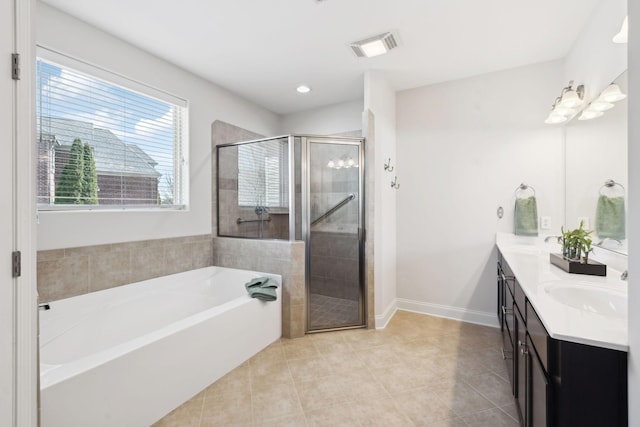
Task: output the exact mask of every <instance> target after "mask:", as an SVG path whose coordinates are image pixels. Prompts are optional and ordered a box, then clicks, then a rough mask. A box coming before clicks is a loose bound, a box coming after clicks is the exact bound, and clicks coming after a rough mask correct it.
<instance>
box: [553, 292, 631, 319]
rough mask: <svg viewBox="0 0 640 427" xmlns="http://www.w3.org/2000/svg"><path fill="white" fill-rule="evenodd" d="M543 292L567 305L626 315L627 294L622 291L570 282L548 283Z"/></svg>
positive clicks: (606, 313)
mask: <svg viewBox="0 0 640 427" xmlns="http://www.w3.org/2000/svg"><path fill="white" fill-rule="evenodd" d="M545 292H546V293H547V294H549V296H551V298H553V299H555V300H556V301H558V302H560V303H562V304H564V305H567V306H569V307H573V308H577V309H579V310H583V311H587V312H591V313H597V314H601V315H603V316H611V317H617V318H626V317H627V295H626V294H624V293H622V292H616V291H614V290H609V289H604V288H595V287H588V286H584V285H572V284H557V285H548V286H546V287H545Z"/></svg>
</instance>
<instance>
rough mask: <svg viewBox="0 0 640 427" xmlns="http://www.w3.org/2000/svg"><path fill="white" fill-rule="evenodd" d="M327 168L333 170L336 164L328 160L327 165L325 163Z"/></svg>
mask: <svg viewBox="0 0 640 427" xmlns="http://www.w3.org/2000/svg"><path fill="white" fill-rule="evenodd" d="M327 167H329V168H334V167H336V164H335V163H334V162H333V160H329V163H327Z"/></svg>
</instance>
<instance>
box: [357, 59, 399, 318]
mask: <svg viewBox="0 0 640 427" xmlns="http://www.w3.org/2000/svg"><path fill="white" fill-rule="evenodd" d="M364 87H365V89H364V93H365V95H364V108H365V111H367V110H369V111H371V112H372V113H373V114H374V116H375V117H374V135H375V137H374V138H373V142H374V144H375V148H374V151H375V158H374V159H373V161H372V159H369V160H368V161H367V167H369V168H371V167H372V168H374V179H375V191H374V210H375V212H374V218H375V219H374V221H375V225H374V227H373V228H374V229H373V230H371V227H369V226H368V232H369V233H371V232H373V233H374V245H375V247H374V263H375V264H374V277H375V322H376V327H378V328H379V327H383V326H384V325H386V323H387V322H388V321H389V319H390V317H391V316H392V315H393V313H394V312H395V308H396V294H397V290H396V200H397V194H398V190H395V189H392V188H391V185H390V182H391V181H392V180H393V177H394V176H395V175H398V179H399V182H400V183H401V184H402V182H403V181H402V177H403V175H402V174H401V170H398V169H396V170H394V171H393V172H392V173H388V172H385V170H384V163H385V161H387V160H388V159H389V158H391V162H392V164H394V165H395V166H397V165H396V94H395V91H394V89H393V88H392V87H391V85H390V84H389V82H388V81H387V79H386V78H385V76H384V74H383V73H382V72H379V71H369V72H367V73H366V74H365V82H364ZM365 143H371V139H369V140H368V141H367V142H365ZM404 177H405V180H406V179H408V177H409V174H408V172H407V173H405V175H404ZM400 191H403V190H402V188H401V189H400Z"/></svg>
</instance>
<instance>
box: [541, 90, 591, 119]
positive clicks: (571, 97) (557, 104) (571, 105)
mask: <svg viewBox="0 0 640 427" xmlns="http://www.w3.org/2000/svg"><path fill="white" fill-rule="evenodd" d="M583 102H584V85H579V86H578V87H576V88H575V89H574V88H573V80H571V81H570V82H569V86H567V87H564V88H562V92H561V93H560V96H559V97H557V98H556V100H555V101H554V102H553V105H552V106H551V112H550V113H549V116H548V117H547V119H546V120H545V121H544V122H545V123H547V124H557V123H564V122H566V121H567V120H569V119H570V118H571V117H573V116H574V115H575V114H576V111H577V108H578V107H580V105H582V103H583Z"/></svg>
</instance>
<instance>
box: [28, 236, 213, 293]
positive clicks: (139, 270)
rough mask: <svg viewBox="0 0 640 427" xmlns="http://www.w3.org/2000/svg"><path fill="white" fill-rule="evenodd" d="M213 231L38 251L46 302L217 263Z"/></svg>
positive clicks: (40, 276) (39, 280) (40, 288)
mask: <svg viewBox="0 0 640 427" xmlns="http://www.w3.org/2000/svg"><path fill="white" fill-rule="evenodd" d="M212 253H213V252H212V244H211V235H209V234H206V235H201V236H189V237H177V238H169V239H157V240H145V241H140V242H126V243H115V244H109V245H98V246H85V247H78V248H67V249H54V250H49V251H38V293H39V296H40V297H39V298H40V301H41V302H46V301H54V300H58V299H62V298H69V297H72V296H76V295H81V294H86V293H89V292H95V291H99V290H102V289H107V288H113V287H115V286H120V285H125V284H128V283H133V282H138V281H141V280H146V279H152V278H154V277H159V276H165V275H167V274H173V273H179V272H182V271H188V270H193V269H196V268H202V267H208V266H210V265H212V259H213V257H212Z"/></svg>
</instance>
